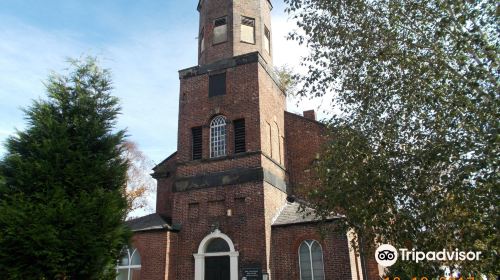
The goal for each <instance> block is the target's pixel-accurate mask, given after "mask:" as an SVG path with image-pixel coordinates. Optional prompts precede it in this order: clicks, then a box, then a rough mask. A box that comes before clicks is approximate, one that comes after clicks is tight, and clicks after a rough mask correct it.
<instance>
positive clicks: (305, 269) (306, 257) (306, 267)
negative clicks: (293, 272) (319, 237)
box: [299, 242, 313, 280]
mask: <svg viewBox="0 0 500 280" xmlns="http://www.w3.org/2000/svg"><path fill="white" fill-rule="evenodd" d="M299 258H300V260H299V261H300V279H301V280H312V279H313V278H312V268H311V251H310V250H309V246H308V245H307V244H306V243H305V242H303V243H302V245H300V250H299Z"/></svg>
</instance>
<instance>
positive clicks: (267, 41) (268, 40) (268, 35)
mask: <svg viewBox="0 0 500 280" xmlns="http://www.w3.org/2000/svg"><path fill="white" fill-rule="evenodd" d="M264 49H265V50H266V51H267V53H268V54H271V31H269V29H268V28H267V26H264Z"/></svg>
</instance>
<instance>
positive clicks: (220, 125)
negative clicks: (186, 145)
mask: <svg viewBox="0 0 500 280" xmlns="http://www.w3.org/2000/svg"><path fill="white" fill-rule="evenodd" d="M225 155H226V118H225V117H224V116H217V117H215V118H214V119H213V120H212V122H211V123H210V157H212V158H215V157H222V156H225Z"/></svg>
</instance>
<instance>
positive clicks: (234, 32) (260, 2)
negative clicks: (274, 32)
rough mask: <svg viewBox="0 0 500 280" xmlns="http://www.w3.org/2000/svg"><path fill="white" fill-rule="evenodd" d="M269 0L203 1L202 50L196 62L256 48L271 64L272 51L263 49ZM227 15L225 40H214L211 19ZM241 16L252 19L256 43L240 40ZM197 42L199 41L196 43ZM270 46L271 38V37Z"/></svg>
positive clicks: (268, 13)
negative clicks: (203, 41)
mask: <svg viewBox="0 0 500 280" xmlns="http://www.w3.org/2000/svg"><path fill="white" fill-rule="evenodd" d="M270 7H271V6H270V5H269V4H268V0H253V1H248V0H231V1H230V0H210V1H203V4H202V6H201V10H200V26H199V30H200V32H201V30H204V37H205V51H203V52H202V53H200V51H201V49H199V56H198V57H199V59H198V64H199V65H205V64H210V63H212V62H216V61H218V60H221V59H224V58H231V57H233V56H238V55H242V54H246V53H251V52H255V51H259V52H260V54H261V55H262V57H263V58H264V59H265V60H266V62H267V63H268V64H272V57H271V56H272V52H271V54H269V53H267V52H266V51H264V50H263V47H262V46H263V42H262V38H263V37H262V36H264V25H265V26H267V28H268V29H269V30H271V9H270ZM223 16H227V20H228V22H227V23H228V26H227V27H228V33H227V34H228V37H227V38H228V40H227V41H226V42H225V43H219V44H215V45H214V44H213V28H214V26H213V22H214V20H215V19H217V18H220V17H223ZM241 16H246V17H251V18H254V19H255V44H249V43H245V42H242V41H241V34H240V33H241ZM198 44H199V43H198ZM271 46H272V41H271Z"/></svg>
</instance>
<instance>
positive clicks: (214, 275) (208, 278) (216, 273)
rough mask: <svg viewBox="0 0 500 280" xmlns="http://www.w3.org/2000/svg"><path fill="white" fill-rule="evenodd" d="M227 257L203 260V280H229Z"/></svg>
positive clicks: (229, 269)
mask: <svg viewBox="0 0 500 280" xmlns="http://www.w3.org/2000/svg"><path fill="white" fill-rule="evenodd" d="M230 272H231V267H230V264H229V256H220V257H206V258H205V280H230Z"/></svg>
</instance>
